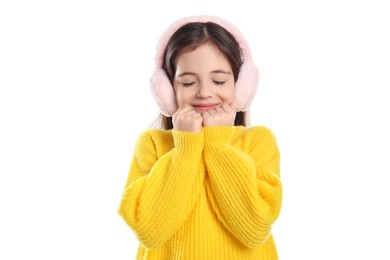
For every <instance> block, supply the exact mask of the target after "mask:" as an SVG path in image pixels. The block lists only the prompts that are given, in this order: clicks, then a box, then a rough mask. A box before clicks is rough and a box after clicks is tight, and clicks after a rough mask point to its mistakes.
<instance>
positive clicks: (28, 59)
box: [0, 0, 390, 260]
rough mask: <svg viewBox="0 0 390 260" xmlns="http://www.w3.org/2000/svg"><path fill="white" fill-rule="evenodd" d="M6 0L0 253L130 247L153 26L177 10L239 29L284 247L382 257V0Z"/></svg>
mask: <svg viewBox="0 0 390 260" xmlns="http://www.w3.org/2000/svg"><path fill="white" fill-rule="evenodd" d="M130 2H141V1H87V0H77V1H75V0H72V1H42V0H37V1H11V0H9V1H2V2H1V3H0V87H1V90H0V120H1V121H0V124H1V127H0V133H1V134H0V160H1V162H0V173H1V175H0V205H1V214H0V240H1V241H0V244H1V250H0V259H7V260H11V259H57V260H60V259H67V260H69V259H117V260H119V259H123V260H125V259H135V253H136V248H137V244H138V243H137V241H136V239H135V236H134V234H133V233H132V231H131V230H130V229H129V228H128V227H127V226H126V224H125V223H124V221H123V220H122V219H121V218H120V217H119V215H117V213H116V210H117V208H118V206H119V201H120V196H121V193H122V190H123V187H124V184H125V180H126V178H127V173H128V170H129V165H130V159H131V156H132V151H133V145H134V141H135V139H136V138H137V137H138V135H139V134H140V133H141V132H142V131H143V130H144V129H146V128H147V127H148V126H149V123H150V122H151V121H152V120H153V118H154V117H155V115H156V113H157V108H156V106H155V104H154V102H153V100H152V97H151V94H150V91H149V85H148V82H149V77H150V74H151V73H152V69H153V59H154V50H155V44H156V41H157V39H158V38H159V36H160V34H161V33H162V31H163V30H164V29H165V28H166V26H168V25H169V24H170V23H171V22H173V21H175V20H176V19H178V18H181V17H183V16H186V15H196V14H209V15H219V16H222V17H224V18H226V19H228V20H230V21H231V22H233V23H234V24H235V25H236V26H237V27H238V28H240V29H241V31H242V32H243V34H244V35H245V36H246V38H247V40H248V42H249V44H250V45H251V47H252V52H253V56H254V61H255V63H256V64H257V66H258V67H259V69H260V77H261V79H260V84H259V90H258V92H257V96H256V98H255V100H254V103H253V106H252V110H251V119H252V120H251V121H252V125H266V126H268V127H269V128H271V129H272V130H273V131H274V133H275V135H276V137H277V139H278V142H279V146H280V150H281V156H282V157H281V158H282V162H281V163H282V164H281V169H282V172H281V174H282V180H283V183H284V200H283V209H282V213H281V215H280V218H279V219H278V221H277V222H276V224H275V226H274V236H275V240H276V243H277V247H278V250H279V254H280V258H281V259H283V260H289V259H308V260H312V259H316V260H317V259H390V251H389V249H388V241H389V240H388V234H389V233H390V225H389V222H388V220H389V219H390V213H389V210H388V209H389V206H388V204H389V203H388V198H389V197H390V189H389V188H388V187H389V182H388V180H389V177H388V175H389V174H390V166H389V163H388V162H389V155H390V153H389V146H390V138H389V135H388V133H389V132H390V127H389V122H388V121H389V112H388V111H390V105H389V101H388V100H389V94H388V91H386V89H389V87H390V76H389V72H390V51H389V46H390V37H389V36H390V35H389V32H390V28H389V24H390V16H389V15H388V14H389V13H390V9H389V8H388V7H387V6H386V4H385V2H386V1H375V0H370V1H368V0H367V1H347V0H337V1H336V0H328V1H309V0H307V1H304V0H298V1H257V3H256V4H254V1H252V2H253V3H251V4H245V6H242V5H240V3H241V2H240V1H232V2H229V1H226V0H224V1H210V0H208V1H203V0H202V1H191V2H186V1H179V0H177V1H167V0H165V1H156V2H155V3H151V2H147V1H144V3H142V4H140V3H137V4H133V3H130Z"/></svg>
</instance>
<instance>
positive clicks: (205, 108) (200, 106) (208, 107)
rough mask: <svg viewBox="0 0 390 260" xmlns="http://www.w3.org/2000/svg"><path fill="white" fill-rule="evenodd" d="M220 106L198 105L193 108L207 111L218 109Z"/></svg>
mask: <svg viewBox="0 0 390 260" xmlns="http://www.w3.org/2000/svg"><path fill="white" fill-rule="evenodd" d="M217 106H219V104H196V105H193V107H194V108H195V109H197V110H199V111H207V110H210V109H213V108H216V107H217Z"/></svg>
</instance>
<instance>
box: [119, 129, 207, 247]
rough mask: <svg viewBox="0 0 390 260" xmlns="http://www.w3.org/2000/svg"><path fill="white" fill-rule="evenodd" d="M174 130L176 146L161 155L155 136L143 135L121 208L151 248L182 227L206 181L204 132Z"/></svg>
mask: <svg viewBox="0 0 390 260" xmlns="http://www.w3.org/2000/svg"><path fill="white" fill-rule="evenodd" d="M172 134H173V140H174V148H173V149H171V150H170V151H169V152H167V153H165V154H164V155H162V156H161V157H160V158H158V151H157V149H156V144H155V142H154V140H153V138H152V136H151V135H150V134H148V132H146V133H145V134H143V135H141V136H140V138H139V139H138V141H137V143H136V146H135V151H134V157H133V160H132V164H131V167H130V172H129V176H128V180H127V182H126V185H125V189H124V191H123V195H122V199H121V203H120V207H119V209H118V213H119V215H120V216H121V217H122V218H123V219H124V220H125V222H126V223H127V224H128V225H129V226H130V227H131V228H132V230H133V231H134V232H135V235H136V237H137V239H138V240H139V241H140V243H142V244H143V245H144V246H145V247H147V248H149V249H156V248H159V247H161V246H162V245H163V244H164V243H165V242H166V241H167V240H168V239H169V238H170V237H171V236H172V235H173V234H174V233H175V232H176V231H177V230H178V229H179V228H180V226H181V225H182V224H183V222H184V221H185V220H186V218H187V216H188V214H189V212H190V211H191V210H192V208H193V207H194V205H195V202H196V199H197V197H198V196H197V195H198V194H199V192H200V188H201V185H202V184H203V181H204V169H203V170H200V169H199V168H200V165H201V164H200V161H201V159H202V150H203V140H204V138H203V134H200V133H199V134H195V133H188V132H181V131H173V132H172Z"/></svg>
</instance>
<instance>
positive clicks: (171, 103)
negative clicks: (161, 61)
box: [150, 68, 177, 117]
mask: <svg viewBox="0 0 390 260" xmlns="http://www.w3.org/2000/svg"><path fill="white" fill-rule="evenodd" d="M150 87H151V90H152V94H153V97H154V100H155V101H156V102H157V105H158V106H159V108H160V112H161V113H162V114H163V115H164V116H167V117H171V116H172V115H173V114H174V113H175V112H176V110H177V104H176V95H175V91H174V89H173V86H172V84H171V82H170V81H169V79H168V76H167V74H166V72H165V70H164V69H162V68H156V69H155V70H154V72H153V74H152V77H151V79H150Z"/></svg>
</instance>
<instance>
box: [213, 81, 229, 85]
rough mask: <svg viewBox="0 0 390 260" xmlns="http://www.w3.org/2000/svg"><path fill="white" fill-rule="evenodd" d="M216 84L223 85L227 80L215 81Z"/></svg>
mask: <svg viewBox="0 0 390 260" xmlns="http://www.w3.org/2000/svg"><path fill="white" fill-rule="evenodd" d="M213 82H214V83H215V84H216V85H223V84H225V82H226V81H215V80H214V81H213Z"/></svg>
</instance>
